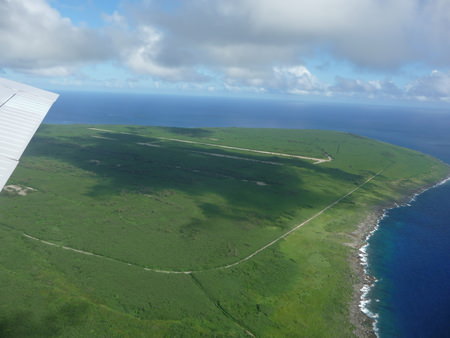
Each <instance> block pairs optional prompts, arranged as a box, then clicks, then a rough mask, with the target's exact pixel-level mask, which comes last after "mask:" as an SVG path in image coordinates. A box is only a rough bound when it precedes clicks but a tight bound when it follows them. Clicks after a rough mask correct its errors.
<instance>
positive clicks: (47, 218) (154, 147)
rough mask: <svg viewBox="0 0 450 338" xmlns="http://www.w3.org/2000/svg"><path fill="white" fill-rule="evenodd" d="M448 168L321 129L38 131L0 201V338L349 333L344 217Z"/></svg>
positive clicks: (349, 223)
mask: <svg viewBox="0 0 450 338" xmlns="http://www.w3.org/2000/svg"><path fill="white" fill-rule="evenodd" d="M168 139H171V140H168ZM180 140H182V141H190V142H196V143H187V142H180ZM214 145H226V146H232V147H238V148H248V149H255V150H263V151H268V152H276V153H285V154H292V155H304V156H310V157H315V158H323V159H326V158H327V156H328V155H330V156H332V158H333V160H332V161H329V162H324V163H320V164H314V161H313V160H302V159H298V158H293V157H287V156H284V157H282V156H275V155H270V154H263V153H258V152H251V151H245V150H237V149H230V148H223V147H216V146H214ZM448 173H449V168H448V167H447V166H446V165H444V164H442V163H441V162H439V161H437V160H435V159H433V158H431V157H429V156H426V155H423V154H421V153H418V152H414V151H411V150H408V149H405V148H400V147H396V146H392V145H389V144H385V143H381V142H378V141H374V140H370V139H367V138H362V137H359V136H356V135H351V134H345V133H338V132H330V131H313V130H275V129H237V128H211V129H181V128H149V127H137V126H86V125H76V126H73V125H71V126H50V125H44V126H43V127H42V128H41V129H40V130H39V132H38V134H37V136H36V137H35V138H34V140H33V141H32V143H31V144H30V146H29V147H28V149H27V151H26V154H25V155H24V157H23V160H22V162H21V164H20V166H19V167H18V169H17V170H16V172H15V174H14V176H13V177H12V178H11V180H10V182H9V184H13V185H18V186H20V187H31V188H33V189H34V190H28V193H27V194H26V196H21V195H19V194H17V192H14V191H9V192H8V191H4V192H2V193H1V194H0V241H1V245H0V285H2V298H1V302H0V336H1V337H32V336H37V337H51V336H64V337H88V336H98V337H148V336H167V337H176V336H180V337H181V336H183V337H189V336H214V335H215V336H248V335H256V336H267V337H273V336H305V337H319V336H320V337H324V336H325V337H331V336H334V337H335V336H342V337H348V336H351V335H352V330H353V328H352V326H351V324H350V321H349V302H350V299H351V295H352V283H353V281H354V278H355V277H354V276H352V271H351V269H350V267H349V263H348V260H349V257H350V256H351V255H355V248H354V247H352V246H351V245H350V244H351V243H352V242H353V241H354V236H353V235H352V232H353V231H354V230H355V229H356V224H357V223H358V222H360V221H361V220H362V219H363V218H365V217H366V216H367V215H368V213H370V212H371V211H373V210H374V209H375V208H379V207H380V206H383V205H389V204H390V203H392V202H394V201H400V200H402V199H403V198H404V197H405V196H406V195H408V194H410V193H411V192H413V191H415V190H417V189H419V188H420V187H423V186H425V185H428V184H431V183H433V182H436V181H437V180H438V179H440V178H442V177H444V176H445V175H447V174H448ZM377 174H379V175H377ZM375 175H377V176H376V177H374V179H373V180H371V181H370V182H367V183H366V184H364V182H366V180H368V179H369V178H371V177H373V176H375ZM359 185H361V187H360V188H359V189H358V190H356V191H355V192H354V193H352V194H351V195H349V196H348V197H346V198H345V199H343V200H342V201H340V202H339V203H338V204H336V205H335V206H333V207H332V208H329V209H327V210H326V211H325V212H324V213H323V214H321V215H320V216H318V217H316V218H314V219H313V220H311V221H310V222H308V223H306V224H305V225H304V226H302V227H301V228H300V229H298V231H295V232H293V233H292V234H290V235H289V236H288V237H286V238H283V239H281V240H279V241H277V242H275V243H274V244H273V245H271V246H269V247H267V249H265V250H263V251H261V252H259V253H258V254H256V255H254V256H252V257H251V258H249V259H248V260H245V261H242V262H241V263H239V264H236V265H234V266H232V267H227V265H230V264H233V263H236V262H239V261H240V260H241V259H243V258H245V257H249V256H250V255H252V254H253V253H255V251H257V250H258V249H260V248H262V247H264V246H265V245H267V244H268V243H270V242H271V241H273V240H275V239H276V238H279V237H280V236H282V235H283V234H285V233H286V232H287V231H289V230H290V229H292V228H293V227H295V226H296V225H298V224H300V223H302V222H304V221H305V220H307V219H308V218H310V217H312V216H314V215H316V214H317V213H318V212H320V211H321V210H323V209H324V208H326V207H327V206H329V205H330V204H331V203H333V202H334V201H336V200H338V199H340V198H341V197H342V196H344V195H346V194H347V193H349V192H350V191H352V190H353V189H355V188H357V187H358V186H359ZM27 236H29V237H27ZM38 239H39V240H41V241H39V240H38ZM43 241H45V242H43ZM51 244H54V245H51ZM72 249H74V250H72ZM75 250H80V251H75ZM154 270H164V271H195V272H194V273H192V274H189V273H187V274H186V273H178V274H173V273H163V272H161V271H154Z"/></svg>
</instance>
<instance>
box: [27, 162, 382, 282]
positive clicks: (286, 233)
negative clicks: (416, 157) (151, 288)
mask: <svg viewBox="0 0 450 338" xmlns="http://www.w3.org/2000/svg"><path fill="white" fill-rule="evenodd" d="M382 172H383V170H380V171H379V172H378V173H376V174H375V175H373V176H372V177H370V178H368V179H367V180H366V181H364V182H363V183H361V184H360V185H358V186H357V187H356V188H354V189H353V190H351V191H349V192H348V193H346V194H345V195H343V196H342V197H340V198H339V199H337V200H336V201H334V202H333V203H330V204H329V205H327V206H326V207H325V208H323V209H322V210H320V211H319V212H318V213H316V214H315V215H313V216H311V217H310V218H308V219H307V220H306V221H304V222H302V223H300V224H298V225H296V226H295V227H293V228H292V229H290V230H289V231H287V232H285V233H284V234H282V235H280V236H278V237H277V238H275V239H274V240H273V241H271V242H269V243H267V244H266V245H264V246H263V247H261V248H259V249H258V250H255V251H254V252H252V253H251V254H249V255H248V256H246V257H244V258H241V259H240V260H238V261H236V262H234V263H231V264H227V265H222V266H217V267H213V268H209V269H203V270H178V271H177V270H162V269H155V268H149V267H145V266H141V265H138V264H135V263H131V262H125V261H122V260H119V259H116V258H112V257H108V256H103V255H100V254H96V253H93V252H88V251H84V250H79V249H75V248H71V247H68V246H64V245H59V244H56V243H52V242H49V241H46V240H43V239H41V238H37V237H34V236H31V235H29V234H27V233H23V236H24V237H26V238H28V239H32V240H34V241H38V242H40V243H42V244H46V245H49V246H54V247H58V248H60V249H63V250H68V251H72V252H75V253H78V254H81V255H87V256H94V257H98V258H102V259H106V260H109V261H113V262H117V263H122V264H127V265H129V266H134V267H137V268H142V269H144V270H145V271H151V272H156V273H165V274H185V275H190V274H193V273H200V272H207V271H214V270H226V269H230V268H232V267H234V266H237V265H239V264H241V263H244V262H246V261H248V260H250V259H252V258H253V257H255V256H256V255H257V254H259V253H261V252H262V251H264V250H266V249H268V248H270V247H271V246H272V245H274V244H276V243H277V242H279V241H280V240H282V239H283V238H286V237H287V236H289V235H290V234H292V233H293V232H295V231H297V230H298V229H300V228H301V227H302V226H304V225H305V224H307V223H309V222H311V221H312V220H314V219H315V218H317V217H319V216H320V215H322V214H323V213H324V212H326V211H327V210H328V209H331V208H332V207H334V206H335V205H336V204H338V203H339V202H341V201H342V200H343V199H345V198H346V197H348V196H350V195H351V194H353V193H354V192H355V191H357V190H359V189H361V188H362V187H363V186H365V185H366V184H367V183H369V182H370V181H372V180H373V179H374V178H375V177H377V176H378V175H380V174H381V173H382Z"/></svg>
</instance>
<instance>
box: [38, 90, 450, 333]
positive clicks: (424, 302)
mask: <svg viewBox="0 0 450 338" xmlns="http://www.w3.org/2000/svg"><path fill="white" fill-rule="evenodd" d="M45 122H46V123H54V124H77V123H91V124H136V125H151V126H173V127H260V128H269V127H270V128H295V129H330V130H340V131H346V132H352V133H355V134H359V135H363V136H367V137H371V138H374V139H378V140H381V141H385V142H390V143H394V144H397V145H400V146H405V147H408V148H412V149H415V150H419V151H422V152H424V153H428V154H430V155H433V156H435V157H437V158H440V159H441V160H443V161H445V162H447V163H450V132H449V131H450V108H449V109H443V108H441V109H437V108H423V107H393V106H381V105H355V104H333V103H308V102H301V101H298V100H292V99H290V100H281V99H248V98H247V99H244V98H219V97H188V96H169V95H159V96H157V95H138V94H110V93H109V94H106V93H103V94H100V93H74V92H65V93H62V94H61V97H60V99H59V100H58V101H57V103H56V104H55V106H54V107H53V108H52V110H51V111H50V113H49V114H48V116H47V118H46V120H45ZM449 206H450V183H446V184H443V185H441V186H439V187H436V188H434V189H430V190H428V191H426V192H425V193H423V194H421V195H420V196H418V197H416V198H415V199H414V200H413V201H411V202H410V203H409V204H408V205H405V206H402V207H400V208H396V209H392V210H389V211H388V212H387V214H386V216H385V217H384V218H383V220H381V221H380V224H379V230H378V231H376V232H375V233H374V234H373V236H371V238H370V240H369V246H368V248H367V253H368V271H369V273H370V274H371V275H373V276H374V277H375V278H376V279H377V283H376V284H375V286H374V287H373V288H372V289H371V291H370V293H369V297H370V299H371V302H370V304H369V305H368V307H369V309H370V311H372V312H374V313H376V314H377V315H378V320H377V330H378V334H379V336H380V337H450V208H449Z"/></svg>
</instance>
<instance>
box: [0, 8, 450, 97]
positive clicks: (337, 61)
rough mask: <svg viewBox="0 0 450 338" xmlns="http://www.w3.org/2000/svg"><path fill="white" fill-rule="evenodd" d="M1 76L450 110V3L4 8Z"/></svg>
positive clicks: (56, 84)
mask: <svg viewBox="0 0 450 338" xmlns="http://www.w3.org/2000/svg"><path fill="white" fill-rule="evenodd" d="M0 22H1V23H2V25H0V45H1V46H2V53H1V55H0V74H1V75H0V76H4V77H9V78H12V79H15V80H19V81H24V82H27V83H30V84H34V85H38V86H43V87H46V88H49V89H53V90H57V91H58V90H88V91H124V92H126V91H132V92H142V93H180V94H187V95H191V94H195V95H230V96H248V95H251V96H261V97H267V96H278V97H280V96H281V97H284V96H286V97H290V98H296V97H298V98H299V99H308V100H340V101H355V100H357V101H367V102H371V103H373V102H379V103H389V102H396V103H399V102H400V103H402V102H404V103H407V104H412V103H413V104H414V103H418V102H420V103H421V104H424V103H429V104H436V103H439V104H442V105H447V104H448V103H449V102H450V34H448V32H449V31H450V2H449V1H447V0H429V1H422V0H395V1H394V0H392V1H379V0H283V1H279V0H189V1H182V0H142V1H140V0H128V1H127V0H123V1H122V0H108V1H106V0H102V1H95V0H14V1H8V0H0Z"/></svg>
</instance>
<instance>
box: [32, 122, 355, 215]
mask: <svg viewBox="0 0 450 338" xmlns="http://www.w3.org/2000/svg"><path fill="white" fill-rule="evenodd" d="M169 129H170V130H171V131H173V130H172V129H174V130H176V132H178V133H183V134H184V135H186V133H194V134H196V135H195V136H198V134H202V135H206V134H205V133H204V132H206V133H208V131H204V130H203V129H183V128H169ZM97 135H98V136H100V137H103V138H93V137H78V136H77V137H48V136H36V137H35V139H34V140H33V142H32V143H31V144H30V146H29V148H28V150H27V155H29V156H30V155H31V156H37V157H48V158H52V159H56V160H58V161H63V162H66V163H69V164H71V165H72V166H74V167H78V168H81V169H83V170H85V171H88V172H91V173H94V174H95V175H96V176H98V177H100V178H101V179H100V180H99V183H98V185H96V186H94V187H93V188H92V190H91V191H90V192H89V195H90V196H92V197H102V196H108V195H113V194H118V193H121V192H131V193H143V194H152V195H154V194H158V193H161V192H163V191H164V192H165V193H170V191H171V190H175V191H182V192H186V193H188V194H190V195H194V196H201V195H205V194H211V193H212V194H216V195H219V196H220V197H222V198H224V199H225V200H226V201H227V202H228V205H229V207H230V208H233V210H231V209H230V208H228V209H221V210H217V209H218V207H217V206H214V207H212V205H211V204H208V203H206V204H203V211H204V212H205V214H211V213H212V214H216V215H217V213H219V214H222V215H224V216H225V215H226V217H228V218H231V217H237V218H241V215H239V210H243V208H246V210H245V218H248V216H249V212H250V213H252V212H254V213H255V216H258V217H261V216H262V217H264V218H265V219H268V220H271V219H272V217H274V218H276V217H279V216H280V214H283V212H286V211H289V210H292V209H297V210H298V208H299V207H300V208H301V207H304V208H310V207H311V206H317V205H323V202H324V201H332V200H334V199H336V198H338V197H340V195H339V192H335V196H330V194H329V193H327V194H325V193H324V194H318V193H313V192H311V191H310V189H308V188H310V187H311V184H314V182H310V181H308V182H307V183H306V182H303V181H302V178H301V176H300V175H299V174H298V173H297V172H295V169H293V168H292V167H298V168H304V169H310V170H313V171H315V172H316V173H317V174H319V175H321V176H322V178H320V176H318V177H317V178H314V177H313V179H317V180H321V179H323V178H324V177H325V178H326V177H330V178H331V177H332V179H333V180H334V181H335V182H336V180H337V181H341V182H346V183H360V182H361V180H362V179H363V177H362V176H359V175H352V174H349V173H346V172H344V171H342V170H339V169H336V168H326V167H324V166H320V165H314V164H312V163H310V162H308V161H302V160H297V159H282V158H278V157H273V156H255V155H251V154H237V153H236V152H229V151H226V150H222V149H220V150H219V149H211V148H205V147H202V146H197V145H194V144H183V143H175V142H161V140H160V139H157V138H151V137H142V136H136V135H130V134H120V133H99V134H97ZM139 143H140V144H141V145H138V144H139ZM149 144H151V145H150V146H149ZM205 152H210V153H214V154H223V155H228V156H230V155H231V156H241V157H245V158H246V159H248V160H258V161H261V160H264V161H272V162H278V163H281V164H284V165H270V164H264V163H258V162H252V161H248V160H247V161H243V160H235V159H228V158H223V157H217V156H208V155H206V154H204V153H205ZM52 169H53V170H58V168H56V167H55V168H49V170H50V171H51V170H52ZM310 178H311V177H309V178H308V179H310ZM258 182H259V183H258ZM261 182H263V183H261ZM274 197H275V198H274ZM242 218H244V215H242ZM255 218H257V217H255Z"/></svg>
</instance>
